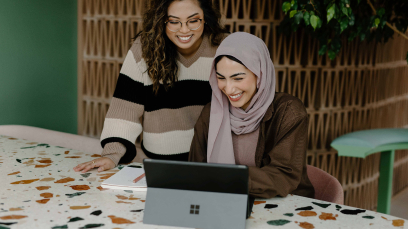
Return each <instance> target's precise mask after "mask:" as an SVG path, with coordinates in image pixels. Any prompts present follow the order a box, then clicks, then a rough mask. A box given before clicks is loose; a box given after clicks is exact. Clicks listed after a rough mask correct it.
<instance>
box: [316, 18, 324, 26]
mask: <svg viewBox="0 0 408 229" xmlns="http://www.w3.org/2000/svg"><path fill="white" fill-rule="evenodd" d="M322 25H323V21H322V20H321V19H320V18H319V19H318V20H317V28H320V27H322Z"/></svg>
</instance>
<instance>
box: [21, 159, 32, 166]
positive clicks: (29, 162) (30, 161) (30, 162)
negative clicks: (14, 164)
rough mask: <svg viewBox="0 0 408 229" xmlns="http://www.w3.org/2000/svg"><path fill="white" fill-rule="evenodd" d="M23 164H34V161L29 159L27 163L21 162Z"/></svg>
mask: <svg viewBox="0 0 408 229" xmlns="http://www.w3.org/2000/svg"><path fill="white" fill-rule="evenodd" d="M23 164H26V165H31V164H34V160H33V159H30V160H29V161H26V162H23Z"/></svg>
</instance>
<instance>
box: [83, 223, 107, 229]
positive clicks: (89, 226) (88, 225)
mask: <svg viewBox="0 0 408 229" xmlns="http://www.w3.org/2000/svg"><path fill="white" fill-rule="evenodd" d="M102 226H105V224H87V225H85V226H83V227H80V228H79V229H86V228H95V227H102Z"/></svg>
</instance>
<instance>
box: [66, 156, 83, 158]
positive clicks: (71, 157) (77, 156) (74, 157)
mask: <svg viewBox="0 0 408 229" xmlns="http://www.w3.org/2000/svg"><path fill="white" fill-rule="evenodd" d="M65 158H81V156H69V157H65Z"/></svg>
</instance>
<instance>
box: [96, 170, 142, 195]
mask: <svg viewBox="0 0 408 229" xmlns="http://www.w3.org/2000/svg"><path fill="white" fill-rule="evenodd" d="M144 173H145V172H144V169H143V168H135V167H129V166H127V167H124V168H123V169H121V170H120V171H119V172H117V173H116V174H115V175H113V176H111V177H109V178H108V179H106V180H105V181H104V182H102V184H101V186H102V188H109V189H122V190H133V191H147V184H146V177H144ZM138 177H142V178H141V179H140V180H139V181H137V182H136V183H133V180H134V179H136V178H138Z"/></svg>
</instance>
